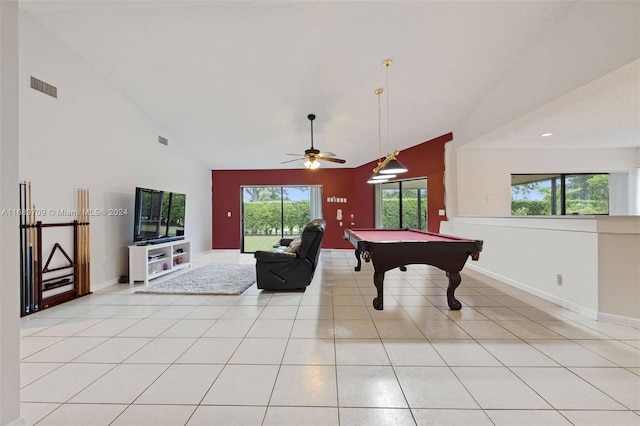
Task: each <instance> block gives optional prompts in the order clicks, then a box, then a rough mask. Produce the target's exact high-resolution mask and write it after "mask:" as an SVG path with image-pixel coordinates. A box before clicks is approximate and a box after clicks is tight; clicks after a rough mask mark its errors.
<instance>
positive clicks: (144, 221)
mask: <svg viewBox="0 0 640 426" xmlns="http://www.w3.org/2000/svg"><path fill="white" fill-rule="evenodd" d="M186 201H187V197H186V195H185V194H180V193H178V192H169V191H160V190H157V189H150V188H141V187H137V188H136V201H135V214H134V220H135V222H134V225H133V241H134V243H139V244H140V243H142V244H153V243H159V242H165V241H173V240H181V239H183V238H184V222H185V207H186Z"/></svg>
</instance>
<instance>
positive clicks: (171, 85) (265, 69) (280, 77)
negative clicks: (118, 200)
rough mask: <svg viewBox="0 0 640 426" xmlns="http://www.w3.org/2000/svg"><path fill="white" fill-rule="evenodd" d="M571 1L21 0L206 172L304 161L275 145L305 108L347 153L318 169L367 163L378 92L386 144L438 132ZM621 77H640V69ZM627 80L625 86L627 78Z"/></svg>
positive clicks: (599, 106)
mask: <svg viewBox="0 0 640 426" xmlns="http://www.w3.org/2000/svg"><path fill="white" fill-rule="evenodd" d="M571 6H572V2H567V1H544V2H543V1H517V2H506V1H459V2H458V1H425V2H413V1H412V2H404V1H402V2H369V1H366V2H359V1H357V2H350V1H349V2H331V1H318V2H316V1H295V2H294V1H264V2H263V1H22V2H21V8H22V9H23V10H24V11H25V12H26V13H28V14H29V15H30V16H31V17H32V18H33V19H34V20H35V21H36V22H38V23H39V24H40V25H42V26H43V27H44V28H45V29H46V30H47V31H49V32H50V33H51V34H53V36H55V37H56V38H58V39H59V40H60V41H61V42H62V43H63V44H65V45H67V46H68V47H69V49H70V50H72V51H73V52H74V53H75V54H77V55H78V56H79V57H81V58H82V60H84V61H85V62H86V63H88V64H89V65H90V66H91V67H93V68H94V69H95V70H96V71H97V72H98V73H100V74H101V75H102V76H103V77H104V78H105V79H106V80H108V81H109V82H110V83H111V84H112V85H113V86H114V87H115V88H117V90H119V91H120V92H121V93H122V94H123V95H124V96H126V97H127V98H128V99H130V100H131V101H132V102H133V103H134V104H136V105H137V106H138V107H139V108H140V109H141V110H142V111H144V112H145V113H146V114H148V115H149V116H150V117H151V118H152V119H153V120H154V121H155V122H157V123H159V125H160V126H161V127H162V128H163V129H165V130H166V134H165V135H163V136H167V137H169V139H170V140H171V141H173V142H176V143H179V144H181V145H183V146H185V147H187V149H189V150H190V151H191V152H193V153H194V155H196V156H198V157H199V158H201V159H202V161H203V162H204V163H205V164H206V165H207V166H208V167H210V168H211V169H263V168H267V169H271V168H293V167H301V165H300V163H295V162H294V163H288V164H284V165H283V164H280V163H281V162H282V161H285V160H289V159H291V158H292V157H289V156H286V155H285V153H302V152H303V151H304V150H305V149H307V148H309V146H310V129H309V121H308V120H307V115H308V114H309V113H314V114H316V116H317V119H316V120H315V122H314V144H315V147H316V148H319V149H321V150H323V151H332V152H334V153H336V155H337V156H338V157H341V158H344V159H346V160H347V163H346V164H344V165H334V164H326V165H324V166H325V167H356V166H359V165H361V164H364V163H367V162H370V161H372V160H374V159H375V158H377V157H378V151H379V147H378V144H379V139H378V118H379V116H378V104H377V100H378V99H377V98H376V95H375V94H374V90H375V89H376V88H377V87H383V88H384V89H385V93H384V95H382V97H381V100H382V123H383V132H382V150H383V151H385V152H386V151H389V150H391V149H393V148H398V149H403V148H406V147H410V146H413V145H416V144H419V143H421V142H424V141H426V140H429V139H431V138H434V137H437V136H439V135H441V134H444V133H447V132H450V131H452V129H453V128H454V126H455V125H456V124H457V123H459V122H460V121H461V120H463V119H464V118H465V117H466V116H467V115H468V114H469V113H470V112H471V111H472V110H473V108H474V107H475V106H476V105H477V103H478V102H479V101H480V100H481V99H482V98H483V97H484V96H486V94H487V93H489V92H490V91H491V90H492V88H494V87H495V86H496V84H498V83H499V82H500V81H501V79H503V78H504V77H505V75H506V74H507V73H508V72H509V71H510V70H511V69H512V68H513V67H514V66H515V65H516V64H517V63H518V62H519V61H520V60H521V59H522V58H523V57H524V56H525V55H526V54H527V52H528V51H529V49H530V48H531V46H533V45H534V44H535V43H536V42H537V41H538V40H540V39H541V37H543V36H544V35H545V33H546V32H547V31H548V30H549V29H550V28H551V27H552V26H553V25H554V23H555V22H556V21H557V20H558V19H559V18H560V17H561V16H562V15H563V14H564V13H566V11H567V9H568V8H570V7H571ZM386 58H391V59H392V60H393V65H392V66H391V67H390V68H389V69H388V70H387V69H386V68H385V67H383V65H382V61H383V60H384V59H386ZM387 71H388V86H387ZM632 72H634V71H633V70H632ZM634 75H635V77H633V76H632V77H631V78H635V79H636V80H635V82H636V83H637V81H638V76H637V67H636V68H635V74H634ZM626 77H627V78H626V79H625V77H624V76H622V77H621V81H622V84H627V85H628V84H633V81H631V83H630V82H629V76H628V75H627V76H626ZM617 83H620V82H617ZM610 84H611V85H612V86H615V87H612V88H611V89H612V90H613V92H607V93H606V94H605V93H604V91H601V99H600V102H596V103H595V104H594V105H592V106H593V108H591V109H590V113H591V114H594V113H599V112H602V110H603V108H604V110H607V108H606V105H605V104H603V103H604V102H605V101H604V100H605V99H610V98H611V95H610V93H614V94H615V93H616V92H615V91H616V90H619V87H620V86H617V85H616V82H613V81H611V82H610ZM599 87H600V86H599ZM597 88H598V87H597ZM597 88H596V89H597ZM387 95H388V98H387V97H386V96H387ZM573 96H574V99H573V100H572V99H569V100H567V101H566V102H565V103H564V104H562V101H558V102H559V104H556V105H555V106H554V105H550V106H548V107H547V108H550V109H549V110H548V111H547V113H545V112H544V111H543V112H542V113H539V114H538V115H537V116H536V115H534V116H532V117H529V119H530V120H541V119H543V118H544V119H547V118H548V115H549V114H548V112H549V111H550V112H551V113H552V115H553V116H554V117H556V118H557V120H558V121H559V120H561V118H562V114H563V112H562V111H566V107H567V106H568V105H573V104H571V102H581V103H583V104H584V102H583V98H584V97H587V98H588V97H589V96H590V95H589V93H587V92H586V91H585V92H584V93H583V94H580V93H578V94H574V95H573ZM615 99H617V98H615ZM615 99H614V100H613V101H612V102H616V101H615ZM387 102H388V112H389V115H388V122H389V127H388V135H389V138H388V139H387V128H386V122H387V115H386V114H387ZM626 102H627V104H629V105H630V106H631V111H630V112H628V111H627V112H625V117H626V118H625V119H626V120H630V119H631V120H633V119H634V117H631V118H629V117H627V115H629V114H633V113H634V111H633V108H634V106H635V108H636V117H637V107H638V105H637V92H635V98H634V97H633V94H632V96H631V97H629V98H628V99H627V101H626ZM585 108H586V106H585ZM594 108H595V109H594ZM592 110H593V111H592ZM627 110H628V108H627ZM545 117H547V118H545ZM584 117H588V116H586V115H585V116H584ZM565 118H566V117H565ZM570 118H571V117H570ZM523 120H524V121H523V122H522V123H520V124H518V125H517V126H516V125H514V127H512V128H508V127H507V128H505V129H502V130H501V131H500V132H498V133H497V134H494V135H493V137H487V138H486V140H484V141H480V142H482V143H484V144H486V146H488V147H494V148H495V147H498V148H499V147H501V146H505V147H507V146H510V145H511V144H512V142H511V141H513V140H514V138H513V137H510V135H513V134H514V133H517V132H518V131H520V129H522V128H523V126H525V127H526V125H527V122H528V121H527V119H526V118H523ZM579 121H580V122H582V123H583V124H584V123H589V122H591V121H593V120H591V119H589V118H586V119H585V118H581V119H580V120H579ZM571 125H572V126H574V125H575V123H573V124H571ZM501 138H502V139H501ZM516 139H517V138H516ZM520 139H522V138H520ZM623 139H624V138H623ZM482 143H477V144H476V146H482ZM526 143H527V141H524V140H522V141H520V144H519V145H518V146H520V147H523V146H525V144H526ZM529 143H531V144H532V145H535V144H537V143H539V141H538V140H536V141H533V140H532V141H529ZM621 143H622V145H625V144H626V145H629V142H628V140H626V141H624V142H621ZM590 144H591V145H590V146H596V145H597V144H596V142H593V141H591V142H590ZM632 146H633V144H632ZM573 147H576V145H574V146H573ZM577 147H579V145H578V146H577Z"/></svg>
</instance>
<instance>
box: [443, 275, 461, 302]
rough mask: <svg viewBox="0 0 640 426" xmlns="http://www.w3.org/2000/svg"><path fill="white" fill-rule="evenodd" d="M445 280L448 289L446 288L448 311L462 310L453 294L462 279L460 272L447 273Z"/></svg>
mask: <svg viewBox="0 0 640 426" xmlns="http://www.w3.org/2000/svg"><path fill="white" fill-rule="evenodd" d="M447 278H449V287H447V303H448V304H449V309H451V310H452V311H459V310H460V308H462V303H460V302H459V301H458V300H457V299H456V298H455V296H454V293H455V291H456V288H458V286H459V285H460V282H461V281H462V277H460V272H447Z"/></svg>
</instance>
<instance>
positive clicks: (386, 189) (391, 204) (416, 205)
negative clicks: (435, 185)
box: [380, 179, 427, 231]
mask: <svg viewBox="0 0 640 426" xmlns="http://www.w3.org/2000/svg"><path fill="white" fill-rule="evenodd" d="M380 201H381V203H380V204H381V209H380V211H381V213H382V218H381V219H382V220H381V224H382V228H385V229H395V228H411V229H420V230H422V231H426V230H427V180H426V179H413V180H405V181H396V182H387V183H383V184H381V185H380Z"/></svg>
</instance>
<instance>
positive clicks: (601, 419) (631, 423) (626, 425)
mask: <svg viewBox="0 0 640 426" xmlns="http://www.w3.org/2000/svg"><path fill="white" fill-rule="evenodd" d="M561 413H562V415H563V416H565V417H566V418H567V419H569V421H570V422H571V423H572V424H574V425H576V426H603V425H607V426H609V425H611V426H613V425H615V426H638V424H640V416H638V415H637V414H635V413H633V412H632V411H592V410H589V411H578V410H571V411H561Z"/></svg>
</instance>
